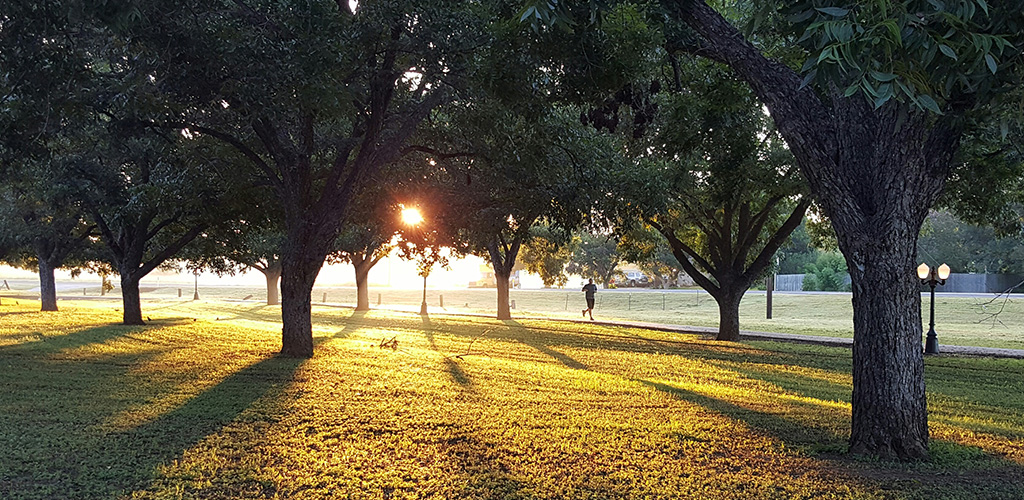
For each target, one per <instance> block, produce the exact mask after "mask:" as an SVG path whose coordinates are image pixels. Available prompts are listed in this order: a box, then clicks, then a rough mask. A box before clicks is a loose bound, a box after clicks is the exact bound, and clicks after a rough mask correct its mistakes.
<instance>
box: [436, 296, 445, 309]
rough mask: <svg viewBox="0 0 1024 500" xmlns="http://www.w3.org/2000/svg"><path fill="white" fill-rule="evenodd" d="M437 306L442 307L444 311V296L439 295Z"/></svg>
mask: <svg viewBox="0 0 1024 500" xmlns="http://www.w3.org/2000/svg"><path fill="white" fill-rule="evenodd" d="M437 305H439V306H441V309H444V295H440V294H438V296H437Z"/></svg>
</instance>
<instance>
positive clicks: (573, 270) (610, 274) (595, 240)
mask: <svg viewBox="0 0 1024 500" xmlns="http://www.w3.org/2000/svg"><path fill="white" fill-rule="evenodd" d="M617 247H618V243H616V240H615V238H614V237H613V236H612V235H606V236H599V235H594V234H590V233H586V232H584V233H581V234H580V241H579V246H577V247H576V250H575V251H574V252H573V254H572V259H571V260H570V261H569V265H568V266H566V268H565V271H566V272H568V273H570V274H578V275H580V276H583V278H584V279H593V280H594V281H596V282H598V283H600V284H601V286H602V288H608V285H610V284H611V283H612V279H613V278H614V277H615V275H616V273H618V272H619V271H618V267H619V263H621V262H622V255H620V254H619V252H618V248H617Z"/></svg>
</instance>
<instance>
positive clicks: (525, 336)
mask: <svg viewBox="0 0 1024 500" xmlns="http://www.w3.org/2000/svg"><path fill="white" fill-rule="evenodd" d="M502 323H504V324H505V325H506V326H508V327H509V328H515V329H518V330H519V332H518V333H519V335H518V337H517V340H519V341H520V342H522V343H524V344H526V345H528V346H530V347H532V348H534V349H536V350H538V351H540V352H542V353H544V354H547V355H548V356H551V357H552V358H555V359H556V360H558V361H559V362H560V363H562V364H563V365H565V366H567V367H569V368H572V369H574V370H589V369H590V368H589V367H588V366H587V365H585V364H583V363H580V362H579V361H576V360H575V359H573V358H572V356H569V355H567V354H564V353H561V352H558V351H556V350H554V349H552V348H551V347H550V346H549V344H548V343H547V342H545V341H544V339H543V338H542V337H541V336H540V335H537V334H536V333H535V332H534V331H533V330H532V329H530V328H528V327H525V326H523V325H522V324H520V323H519V322H518V321H515V320H511V319H506V320H503V321H502Z"/></svg>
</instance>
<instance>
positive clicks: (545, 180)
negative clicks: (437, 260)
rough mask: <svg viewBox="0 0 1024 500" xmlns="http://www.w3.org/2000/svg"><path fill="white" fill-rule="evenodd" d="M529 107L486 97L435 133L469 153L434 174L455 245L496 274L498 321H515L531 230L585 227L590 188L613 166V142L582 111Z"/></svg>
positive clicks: (458, 109) (456, 109)
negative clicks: (513, 288)
mask: <svg viewBox="0 0 1024 500" xmlns="http://www.w3.org/2000/svg"><path fill="white" fill-rule="evenodd" d="M530 103H531V102H529V101H523V102H518V103H513V104H512V105H509V104H504V103H501V102H498V101H497V100H496V99H489V98H487V97H485V96H481V97H478V98H476V99H474V100H473V101H472V102H466V103H459V104H458V105H457V106H452V107H450V108H448V109H446V114H447V116H446V120H445V128H444V130H438V131H437V133H439V134H442V135H443V136H444V137H445V138H446V140H447V142H449V143H450V144H451V146H450V148H451V149H452V150H453V151H465V152H468V153H471V156H470V155H458V156H451V157H449V158H447V159H442V158H439V161H438V168H435V169H432V174H433V176H434V178H435V179H436V182H438V184H439V186H440V189H441V191H443V193H444V194H443V195H442V198H441V200H443V204H444V210H445V211H446V212H447V214H446V215H445V217H444V221H445V223H446V224H448V225H449V229H448V232H449V233H450V234H452V235H453V236H454V237H455V241H454V242H453V245H454V246H455V247H457V248H461V249H464V250H463V251H465V252H468V253H472V254H475V255H477V256H480V257H483V258H486V259H488V260H489V261H490V263H491V266H492V267H493V269H494V276H495V281H496V283H497V307H496V309H497V318H498V319H509V318H511V310H510V306H509V284H510V281H509V280H510V276H511V274H512V269H513V268H514V267H515V264H516V260H517V258H518V256H519V252H520V249H521V248H522V247H523V245H524V243H526V241H528V240H529V239H530V238H531V237H532V233H531V231H532V228H534V227H535V226H537V225H538V224H545V225H547V226H553V227H557V228H558V229H559V230H561V231H564V232H568V231H571V230H573V229H574V228H576V227H579V226H580V225H581V224H582V223H583V221H584V219H585V217H586V216H587V215H588V214H589V212H590V208H591V206H592V205H593V193H592V192H591V189H589V187H590V186H589V184H590V183H591V182H593V181H594V178H595V177H599V176H600V175H601V174H600V172H601V171H602V170H605V171H607V170H608V169H609V163H610V162H611V161H612V159H613V157H612V155H610V154H608V153H607V151H609V150H610V149H611V148H609V147H607V146H609V145H610V143H608V142H607V140H606V139H607V138H603V137H601V136H600V135H599V134H597V133H596V132H595V131H593V130H592V129H591V130H588V129H587V128H585V127H583V126H581V125H580V123H579V120H578V115H579V113H578V111H576V110H574V109H567V108H561V107H552V106H549V105H545V103H544V100H543V98H536V99H535V100H533V101H532V103H533V106H526V105H525V104H530ZM427 164H429V163H427ZM441 200H435V201H434V203H435V204H437V202H438V201H441Z"/></svg>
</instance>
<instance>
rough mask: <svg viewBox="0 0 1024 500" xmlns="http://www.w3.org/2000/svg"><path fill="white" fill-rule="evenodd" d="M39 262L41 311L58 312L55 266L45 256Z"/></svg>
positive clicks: (39, 258) (40, 257)
mask: <svg viewBox="0 0 1024 500" xmlns="http://www.w3.org/2000/svg"><path fill="white" fill-rule="evenodd" d="M38 260H39V301H40V302H41V303H42V307H41V310H43V311H56V310H57V281H56V280H55V279H54V277H53V264H51V263H50V262H48V261H47V259H46V258H44V257H43V256H39V257H38Z"/></svg>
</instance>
